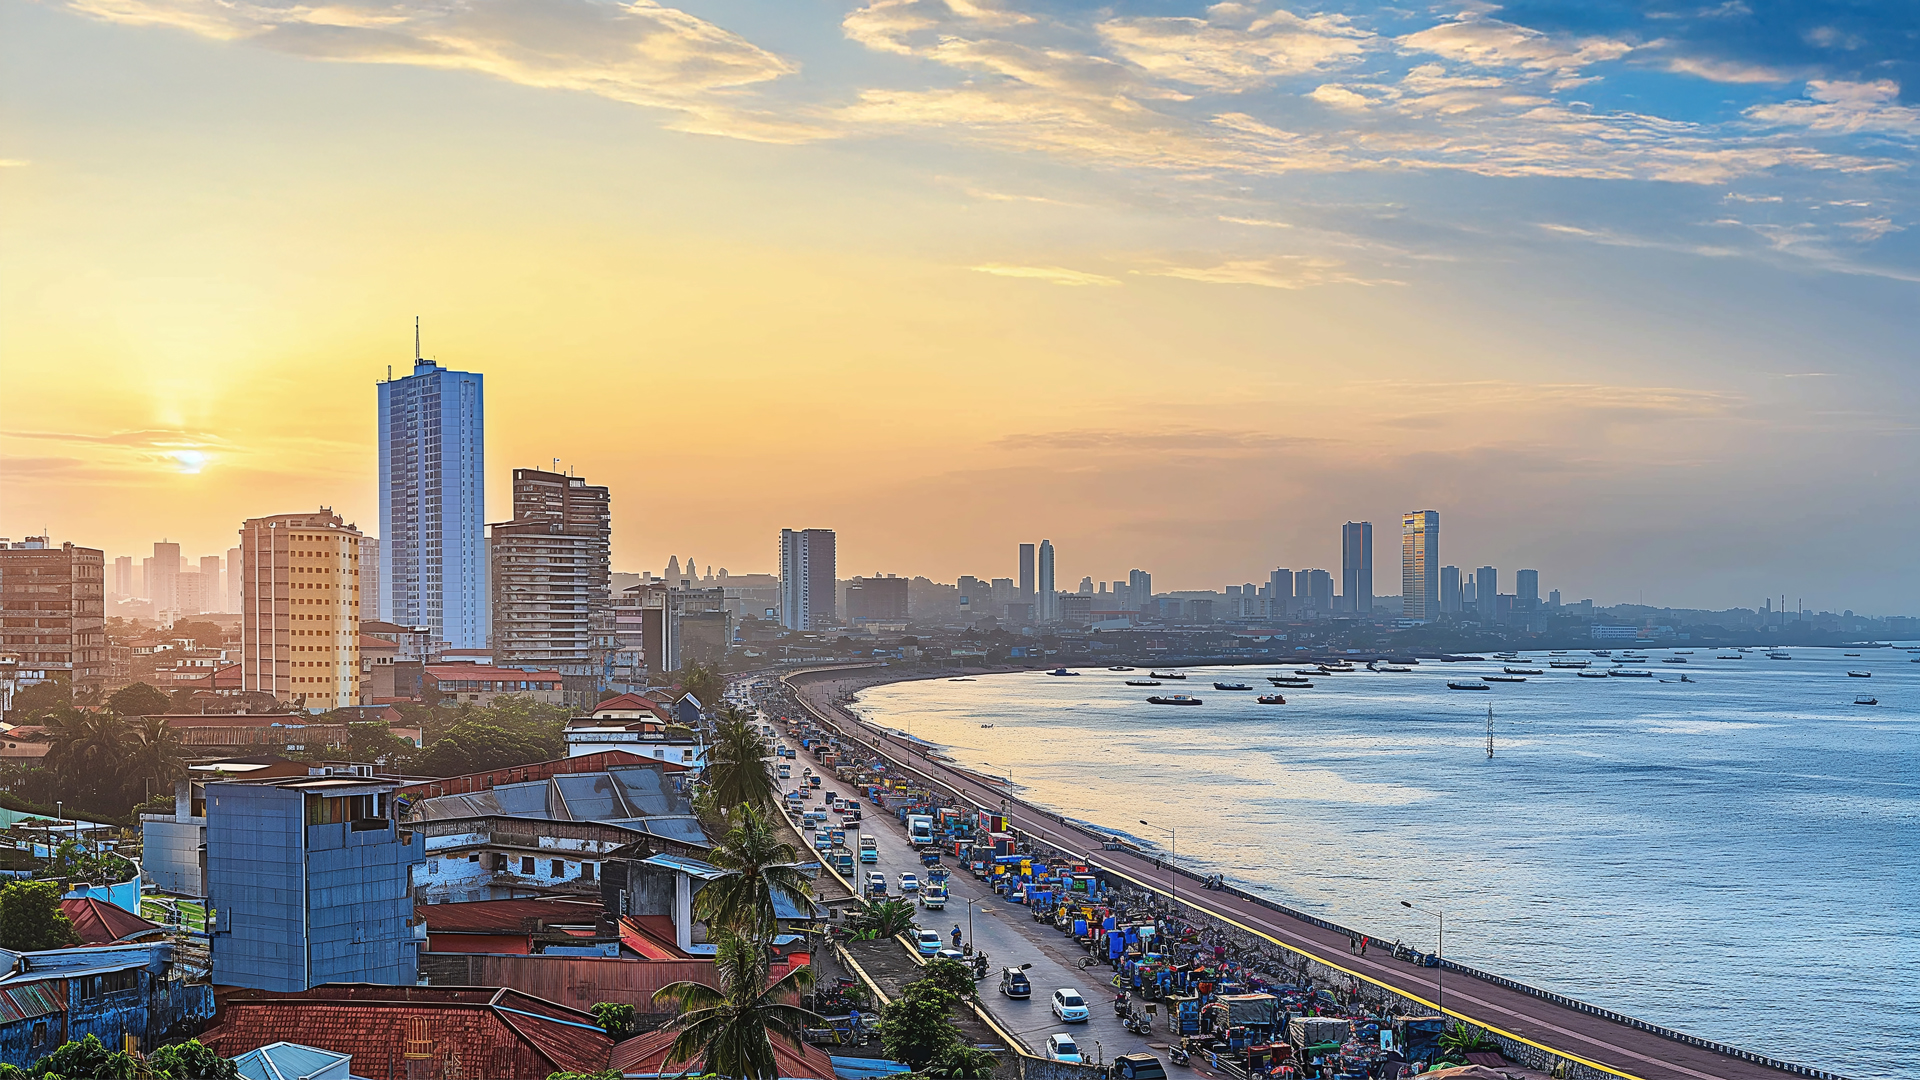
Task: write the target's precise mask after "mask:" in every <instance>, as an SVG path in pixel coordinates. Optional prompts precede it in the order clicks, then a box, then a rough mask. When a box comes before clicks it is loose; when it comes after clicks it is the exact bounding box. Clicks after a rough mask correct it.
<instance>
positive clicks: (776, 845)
mask: <svg viewBox="0 0 1920 1080" xmlns="http://www.w3.org/2000/svg"><path fill="white" fill-rule="evenodd" d="M799 860H800V855H799V852H797V851H795V850H794V847H793V845H792V844H789V843H787V842H785V841H783V840H781V839H780V834H779V833H777V832H775V831H774V828H773V822H772V821H770V820H769V819H768V818H767V817H766V816H765V815H764V814H762V813H761V812H760V811H759V810H756V809H754V808H753V806H752V805H743V806H741V807H739V809H738V811H737V813H736V817H735V821H734V825H733V828H731V829H729V830H727V834H726V835H725V836H724V837H722V838H721V839H720V843H719V844H718V845H716V846H715V847H714V849H713V851H712V852H711V853H709V855H708V860H707V861H709V862H711V863H712V864H713V865H715V866H717V867H719V868H720V869H722V870H725V871H726V873H725V874H723V875H722V876H720V877H718V878H715V879H714V880H712V881H709V882H708V883H707V884H706V887H705V888H703V889H701V890H700V895H699V896H698V897H696V898H695V900H694V910H695V912H696V913H697V914H698V915H699V916H700V917H701V918H703V919H705V920H706V921H707V925H708V926H709V927H716V928H723V929H725V930H727V931H729V932H731V933H733V934H735V935H738V936H739V937H741V938H743V939H745V940H748V941H751V942H752V943H754V944H755V945H756V946H760V945H762V944H763V943H764V942H765V941H766V940H767V939H768V938H770V937H772V936H773V934H774V932H775V931H776V930H777V929H778V928H779V921H778V918H777V917H776V916H775V914H774V897H775V896H776V895H778V896H785V897H786V898H787V899H788V900H791V901H792V902H793V903H794V904H795V906H798V907H800V908H801V909H802V910H805V908H806V907H807V906H808V905H809V904H811V902H812V899H813V883H812V881H811V880H810V879H809V878H808V877H807V875H806V874H805V873H804V872H802V871H801V869H800V861H799Z"/></svg>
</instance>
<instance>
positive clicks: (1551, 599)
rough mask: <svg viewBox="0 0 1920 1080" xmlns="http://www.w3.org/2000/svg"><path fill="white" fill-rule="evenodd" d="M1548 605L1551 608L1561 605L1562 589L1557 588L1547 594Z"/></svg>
mask: <svg viewBox="0 0 1920 1080" xmlns="http://www.w3.org/2000/svg"><path fill="white" fill-rule="evenodd" d="M1547 606H1548V607H1550V608H1557V607H1559V606H1560V590H1559V589H1555V590H1553V591H1552V592H1550V593H1548V594H1547Z"/></svg>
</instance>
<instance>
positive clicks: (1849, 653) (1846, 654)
mask: <svg viewBox="0 0 1920 1080" xmlns="http://www.w3.org/2000/svg"><path fill="white" fill-rule="evenodd" d="M1840 655H1841V656H1859V655H1860V654H1859V653H1857V652H1846V653H1841V654H1840Z"/></svg>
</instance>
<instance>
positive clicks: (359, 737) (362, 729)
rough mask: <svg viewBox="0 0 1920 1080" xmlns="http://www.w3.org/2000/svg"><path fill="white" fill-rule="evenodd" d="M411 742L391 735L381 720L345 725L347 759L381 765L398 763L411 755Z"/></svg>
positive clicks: (390, 729) (412, 748)
mask: <svg viewBox="0 0 1920 1080" xmlns="http://www.w3.org/2000/svg"><path fill="white" fill-rule="evenodd" d="M413 750H414V745H413V743H412V742H410V741H408V740H406V739H403V738H401V737H400V736H398V735H395V734H394V733H393V729H392V728H391V727H390V726H388V725H387V723H386V722H385V721H383V720H354V721H351V722H349V723H348V724H347V746H346V752H347V758H348V760H350V761H371V762H377V763H381V764H385V763H387V762H393V761H399V760H400V759H401V758H402V757H404V756H405V755H407V754H410V753H412V752H413Z"/></svg>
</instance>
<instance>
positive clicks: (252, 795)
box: [206, 776, 426, 991]
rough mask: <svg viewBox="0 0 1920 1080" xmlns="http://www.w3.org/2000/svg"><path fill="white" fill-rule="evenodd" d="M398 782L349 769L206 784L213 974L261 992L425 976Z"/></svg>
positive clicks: (414, 844)
mask: <svg viewBox="0 0 1920 1080" xmlns="http://www.w3.org/2000/svg"><path fill="white" fill-rule="evenodd" d="M395 787H396V785H394V784H392V783H388V782H384V781H377V780H373V779H370V778H360V777H351V776H315V777H299V778H293V779H287V780H277V781H266V782H261V783H246V782H243V781H237V782H231V783H224V784H209V785H207V789H206V793H207V800H206V804H207V894H208V896H207V899H208V904H209V906H210V907H212V908H213V912H214V926H213V934H212V941H211V952H212V963H213V981H214V983H215V984H217V985H222V986H244V987H251V988H253V989H258V990H283V991H285V990H305V989H307V988H308V987H310V986H315V985H318V984H320V983H328V982H367V983H381V984H385V985H389V986H411V985H413V984H414V983H416V982H418V981H419V946H418V942H417V940H416V931H415V929H414V926H413V922H414V919H413V896H412V891H411V887H410V886H411V882H412V876H413V867H414V866H415V865H416V864H418V863H420V862H422V861H424V860H425V858H426V847H425V840H424V838H423V837H421V836H420V835H419V834H418V833H416V832H414V831H413V830H410V829H401V828H400V827H399V826H398V824H397V823H396V822H395V820H394V812H393V800H392V795H393V791H394V788H395Z"/></svg>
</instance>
